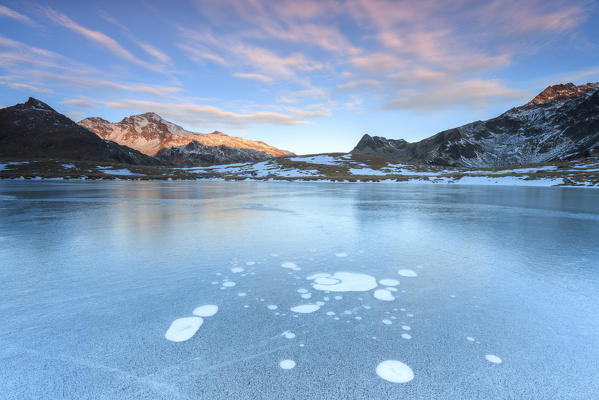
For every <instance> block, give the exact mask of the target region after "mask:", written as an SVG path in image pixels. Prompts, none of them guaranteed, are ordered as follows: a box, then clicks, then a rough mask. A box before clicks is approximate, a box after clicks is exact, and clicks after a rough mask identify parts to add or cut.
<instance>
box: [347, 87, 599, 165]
mask: <svg viewBox="0 0 599 400" xmlns="http://www.w3.org/2000/svg"><path fill="white" fill-rule="evenodd" d="M351 152H352V153H353V154H370V155H376V156H381V157H385V158H390V159H393V160H398V161H411V162H421V163H427V164H437V165H452V166H463V167H500V166H507V165H518V164H531V163H538V162H547V161H555V160H564V159H573V158H579V157H586V156H590V155H597V154H599V83H588V84H586V85H580V86H576V85H574V84H572V83H567V84H560V85H555V86H549V87H547V88H546V89H545V90H543V92H541V93H540V94H539V95H537V96H536V97H535V98H534V99H533V100H531V101H530V102H529V103H527V104H525V105H523V106H520V107H515V108H512V109H511V110H508V111H507V112H505V113H503V114H501V115H500V116H498V117H496V118H493V119H490V120H487V121H476V122H472V123H470V124H466V125H463V126H460V127H458V128H453V129H449V130H446V131H443V132H439V133H437V134H436V135H434V136H431V137H429V138H427V139H424V140H421V141H419V142H415V143H409V142H406V141H405V140H403V139H398V140H394V139H386V138H384V137H378V136H374V137H372V136H370V135H364V136H363V137H362V139H361V140H360V142H359V143H358V144H357V145H356V147H355V148H354V149H353V150H352V151H351Z"/></svg>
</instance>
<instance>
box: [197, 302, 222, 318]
mask: <svg viewBox="0 0 599 400" xmlns="http://www.w3.org/2000/svg"><path fill="white" fill-rule="evenodd" d="M217 312H218V306H217V305H214V304H207V305H204V306H199V307H196V309H195V310H193V314H194V315H197V316H198V317H212V316H213V315H214V314H216V313H217Z"/></svg>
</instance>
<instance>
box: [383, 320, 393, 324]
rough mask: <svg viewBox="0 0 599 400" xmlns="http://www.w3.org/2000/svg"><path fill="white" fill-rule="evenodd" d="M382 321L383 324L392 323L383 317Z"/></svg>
mask: <svg viewBox="0 0 599 400" xmlns="http://www.w3.org/2000/svg"><path fill="white" fill-rule="evenodd" d="M382 322H383V324H385V325H391V324H392V323H393V322H391V320H388V319H384V320H383V321H382Z"/></svg>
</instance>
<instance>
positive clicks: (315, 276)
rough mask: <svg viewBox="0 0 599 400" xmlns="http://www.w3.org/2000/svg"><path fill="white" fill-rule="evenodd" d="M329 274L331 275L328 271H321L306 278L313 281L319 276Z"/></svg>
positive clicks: (324, 276) (322, 276) (323, 276)
mask: <svg viewBox="0 0 599 400" xmlns="http://www.w3.org/2000/svg"><path fill="white" fill-rule="evenodd" d="M327 276H331V274H327V273H326V272H319V273H318V274H313V275H310V276H309V277H307V278H306V279H307V280H309V281H311V280H314V279H318V278H326V277H327Z"/></svg>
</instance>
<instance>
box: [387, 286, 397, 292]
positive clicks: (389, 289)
mask: <svg viewBox="0 0 599 400" xmlns="http://www.w3.org/2000/svg"><path fill="white" fill-rule="evenodd" d="M385 289H387V290H388V291H390V292H397V288H394V287H386V288H385Z"/></svg>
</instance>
